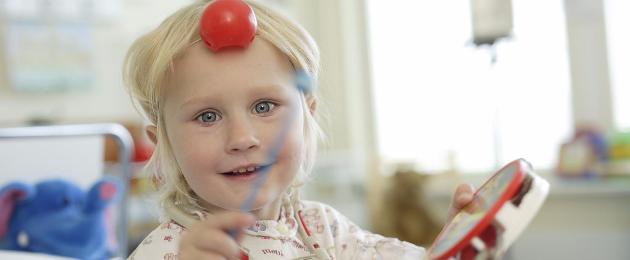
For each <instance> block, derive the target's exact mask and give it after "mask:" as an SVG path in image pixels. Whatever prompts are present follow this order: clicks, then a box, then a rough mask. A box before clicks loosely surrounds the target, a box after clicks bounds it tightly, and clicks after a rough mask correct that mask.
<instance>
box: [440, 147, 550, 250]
mask: <svg viewBox="0 0 630 260" xmlns="http://www.w3.org/2000/svg"><path fill="white" fill-rule="evenodd" d="M547 194H549V183H548V182H547V181H546V180H545V179H543V178H541V177H540V176H538V175H537V174H536V173H534V171H533V170H532V168H531V166H530V164H529V163H528V162H527V161H525V160H523V159H518V160H515V161H513V162H511V163H509V164H508V165H506V166H505V167H503V168H502V169H501V170H500V171H499V172H497V173H496V174H495V175H494V176H492V178H490V180H488V181H487V182H486V183H485V184H484V185H483V186H481V188H479V190H477V192H476V193H475V195H474V196H473V200H472V202H470V203H469V204H468V205H467V206H465V207H464V208H462V209H461V210H460V211H459V212H458V213H457V214H456V215H455V217H453V219H452V220H451V221H450V222H449V223H448V224H446V226H445V227H444V229H443V230H442V232H441V233H440V235H439V236H438V237H437V239H436V240H435V242H434V243H433V246H432V247H431V250H430V251H429V259H431V260H447V259H448V260H473V259H474V260H486V259H500V258H501V257H502V256H503V255H504V254H505V252H506V251H507V249H508V248H509V246H510V245H511V244H512V243H513V242H514V241H515V240H516V239H517V238H518V236H519V235H520V234H521V233H522V232H523V230H524V229H525V228H526V227H527V225H529V222H530V221H531V220H532V219H533V218H534V216H535V215H536V213H537V212H538V210H539V209H540V207H541V206H542V204H543V203H544V202H545V199H546V198H547Z"/></svg>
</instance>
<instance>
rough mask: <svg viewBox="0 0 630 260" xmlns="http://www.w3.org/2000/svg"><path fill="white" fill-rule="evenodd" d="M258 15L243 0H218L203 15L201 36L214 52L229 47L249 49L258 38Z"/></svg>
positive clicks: (200, 23)
mask: <svg viewBox="0 0 630 260" xmlns="http://www.w3.org/2000/svg"><path fill="white" fill-rule="evenodd" d="M257 26H258V25H257V22H256V15H255V14H254V10H252V8H251V7H249V5H247V3H245V2H243V1H241V0H216V1H214V2H212V3H211V4H210V5H208V7H207V8H206V10H205V11H204V12H203V14H202V15H201V21H200V22H199V34H200V35H201V39H202V40H203V42H205V43H206V45H208V47H210V49H212V50H213V51H218V50H219V49H221V48H223V47H227V46H242V47H247V46H249V44H250V43H251V42H252V41H253V40H254V37H255V36H256V28H257Z"/></svg>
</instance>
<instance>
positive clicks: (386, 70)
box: [368, 0, 572, 173]
mask: <svg viewBox="0 0 630 260" xmlns="http://www.w3.org/2000/svg"><path fill="white" fill-rule="evenodd" d="M513 17H514V30H513V35H514V37H512V38H511V39H507V40H502V41H500V42H498V43H497V44H495V51H496V54H497V60H496V63H495V64H494V65H492V64H491V62H490V60H491V55H490V51H489V48H483V47H482V48H476V47H474V46H472V43H471V40H472V35H471V33H472V29H471V26H472V25H471V18H470V6H469V3H468V1H454V0H448V1H404V0H391V1H380V0H370V1H368V19H369V21H370V24H369V26H370V28H369V34H370V36H369V40H370V48H371V49H370V54H371V57H372V73H373V74H372V82H373V86H374V90H373V91H374V99H375V100H374V104H375V108H374V114H375V116H376V124H377V137H378V145H379V152H380V154H381V156H383V158H384V159H385V160H388V161H413V162H416V163H417V164H418V166H419V167H420V170H422V171H425V172H440V171H444V170H448V169H449V168H450V167H453V166H455V167H457V168H459V170H460V171H462V172H483V173H487V172H494V171H496V170H498V167H501V166H503V165H504V164H506V163H508V162H510V161H512V160H514V159H517V158H521V157H522V158H525V159H527V160H528V161H530V162H531V163H532V164H533V165H534V167H535V168H536V169H551V168H553V167H554V166H555V164H556V161H557V154H558V149H559V146H560V144H561V143H562V142H564V141H566V139H568V138H569V137H570V135H571V134H572V128H571V125H572V119H571V117H572V115H571V104H570V96H571V95H570V81H569V61H568V57H567V55H568V51H567V43H566V29H565V18H564V9H563V1H562V0H553V1H527V0H513ZM449 158H450V160H451V161H453V159H454V165H453V163H449Z"/></svg>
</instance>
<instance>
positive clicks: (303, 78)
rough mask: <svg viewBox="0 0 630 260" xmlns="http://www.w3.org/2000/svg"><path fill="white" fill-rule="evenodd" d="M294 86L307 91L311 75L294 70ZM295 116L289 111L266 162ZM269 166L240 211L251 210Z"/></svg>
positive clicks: (273, 153) (271, 159)
mask: <svg viewBox="0 0 630 260" xmlns="http://www.w3.org/2000/svg"><path fill="white" fill-rule="evenodd" d="M296 87H297V88H298V90H300V91H301V92H303V93H308V92H309V90H310V88H311V87H312V80H311V77H310V76H309V75H308V74H307V73H306V72H304V71H301V70H296ZM295 116H296V113H295V111H294V113H291V114H290V115H289V117H288V118H287V119H286V122H285V124H284V127H283V128H282V129H281V131H280V134H278V141H277V142H276V145H275V146H273V147H272V149H271V151H270V153H269V160H268V162H273V161H275V159H276V157H277V156H278V153H279V152H280V148H282V144H283V143H284V138H285V137H286V136H287V133H288V132H289V128H290V127H291V124H292V123H293V119H294V118H295ZM270 168H271V167H266V168H264V169H263V170H262V172H261V173H260V177H259V178H258V179H257V180H256V182H254V184H253V187H252V192H251V193H250V195H249V197H248V198H247V200H245V203H244V204H243V207H241V210H242V211H244V212H247V211H250V210H251V207H252V205H253V204H254V200H256V196H257V195H258V192H259V191H260V188H262V186H263V184H265V181H266V180H267V176H268V175H269V169H270ZM229 234H230V236H232V238H236V234H237V231H236V230H230V232H229Z"/></svg>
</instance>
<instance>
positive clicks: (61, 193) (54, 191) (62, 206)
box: [0, 178, 122, 260]
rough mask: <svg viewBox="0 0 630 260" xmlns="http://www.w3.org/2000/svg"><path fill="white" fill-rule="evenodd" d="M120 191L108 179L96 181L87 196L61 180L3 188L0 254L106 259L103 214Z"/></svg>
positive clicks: (112, 180)
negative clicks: (3, 251) (34, 253)
mask: <svg viewBox="0 0 630 260" xmlns="http://www.w3.org/2000/svg"><path fill="white" fill-rule="evenodd" d="M121 187H122V184H121V183H120V181H118V180H116V179H113V178H104V179H102V180H100V181H99V182H97V183H96V184H94V185H93V186H92V188H91V189H90V190H89V191H88V192H87V194H86V193H85V192H83V191H82V190H81V189H80V188H79V187H78V186H76V185H75V184H73V183H71V182H68V181H64V180H49V181H43V182H40V183H38V184H36V185H35V186H32V185H29V184H26V183H23V182H14V183H11V184H8V185H7V186H5V187H3V188H2V189H0V248H2V249H8V250H19V251H29V252H39V253H47V254H52V255H59V256H66V257H73V258H79V259H89V260H93V259H94V260H101V259H108V256H109V255H110V253H112V252H111V247H110V246H109V244H108V229H107V225H106V223H105V214H104V212H105V210H106V209H107V208H108V205H110V204H113V203H114V202H115V201H116V200H117V199H118V193H119V191H120V190H121ZM110 235H111V234H110Z"/></svg>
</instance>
